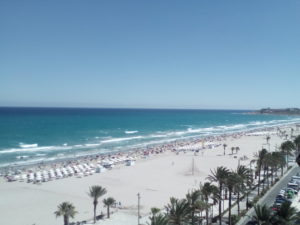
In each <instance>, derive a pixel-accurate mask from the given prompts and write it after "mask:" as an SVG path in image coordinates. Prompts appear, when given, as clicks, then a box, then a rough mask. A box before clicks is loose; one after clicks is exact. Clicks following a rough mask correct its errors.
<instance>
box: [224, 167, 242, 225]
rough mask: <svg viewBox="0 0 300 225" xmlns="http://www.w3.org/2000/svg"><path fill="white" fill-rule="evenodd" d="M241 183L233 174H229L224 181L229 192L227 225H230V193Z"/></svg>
mask: <svg viewBox="0 0 300 225" xmlns="http://www.w3.org/2000/svg"><path fill="white" fill-rule="evenodd" d="M241 182H242V179H241V177H240V176H239V175H238V174H237V173H234V172H230V173H229V175H228V177H227V179H226V181H225V185H226V186H227V188H228V191H229V203H228V222H229V225H231V205H232V203H231V199H232V192H233V191H234V190H235V189H237V188H238V186H239V184H240V183H241Z"/></svg>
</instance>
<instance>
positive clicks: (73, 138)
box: [0, 108, 300, 166]
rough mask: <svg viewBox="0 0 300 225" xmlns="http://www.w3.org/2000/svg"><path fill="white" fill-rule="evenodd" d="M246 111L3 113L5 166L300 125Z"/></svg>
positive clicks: (0, 149) (0, 132)
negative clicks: (237, 132)
mask: <svg viewBox="0 0 300 225" xmlns="http://www.w3.org/2000/svg"><path fill="white" fill-rule="evenodd" d="M247 112H249V111H241V110H162V109H82V108H81V109H80V108H0V166H5V165H9V164H27V163H35V162H42V161H51V160H56V159H57V158H65V157H74V156H82V155H87V154H94V153H108V152H113V151H127V150H130V149H135V148H141V147H146V146H151V145H154V144H159V143H164V142H169V141H174V140H176V139H185V138H196V137H201V136H209V135H217V134H223V133H227V132H236V131H243V130H251V129H256V128H262V127H270V126H278V125H280V124H286V123H295V122H300V117H293V116H282V115H281V116H280V115H256V114H247Z"/></svg>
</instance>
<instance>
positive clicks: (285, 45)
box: [0, 0, 300, 109]
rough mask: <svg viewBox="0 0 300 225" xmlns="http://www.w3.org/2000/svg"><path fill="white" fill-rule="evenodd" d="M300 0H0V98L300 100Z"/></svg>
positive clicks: (123, 103) (165, 104) (18, 102)
mask: <svg viewBox="0 0 300 225" xmlns="http://www.w3.org/2000/svg"><path fill="white" fill-rule="evenodd" d="M299 12H300V1H298V0H294V1H277V0H269V1H267V0H266V1H261V0H257V1H254V0H253V1H214V0H206V1H199V0H197V1H194V0H191V1H177V0H170V1H142V0H139V1H123V0H120V1H113V0H110V1H96V0H94V1H93V0H89V1H77V0H72V1H54V0H53V1H30V0H28V1H14V0H11V1H5V0H4V1H1V2H0V105H1V106H59V107H61V106H67V107H73V106H78V107H147V108H148V107H150V108H151V107H155V108H222V109H230V108H234V109H255V108H261V107H266V106H270V107H300V105H299V101H298V97H299V96H300V88H299V87H300V86H299V85H300V13H299Z"/></svg>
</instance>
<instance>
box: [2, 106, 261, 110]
mask: <svg viewBox="0 0 300 225" xmlns="http://www.w3.org/2000/svg"><path fill="white" fill-rule="evenodd" d="M0 108H32V109H34V108H35V109H51V108H52V109H133V110H134V109H138V110H143V109H148V110H239V111H257V110H259V109H236V108H232V109H222V108H213V109H212V108H177V107H170V108H160V107H101V106H100V107H84V106H82V107H80V106H1V105H0Z"/></svg>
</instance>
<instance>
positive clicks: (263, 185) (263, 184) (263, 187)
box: [262, 168, 266, 190]
mask: <svg viewBox="0 0 300 225" xmlns="http://www.w3.org/2000/svg"><path fill="white" fill-rule="evenodd" d="M265 180H266V170H265V168H264V179H263V183H262V190H265Z"/></svg>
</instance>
